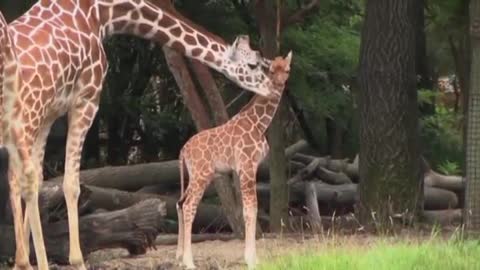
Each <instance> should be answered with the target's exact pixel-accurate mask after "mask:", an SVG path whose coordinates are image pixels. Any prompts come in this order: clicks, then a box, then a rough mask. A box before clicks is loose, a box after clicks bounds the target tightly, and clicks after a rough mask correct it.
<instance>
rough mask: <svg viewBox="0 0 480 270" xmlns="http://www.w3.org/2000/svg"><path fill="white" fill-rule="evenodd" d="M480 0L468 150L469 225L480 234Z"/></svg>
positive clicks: (476, 0) (473, 22)
mask: <svg viewBox="0 0 480 270" xmlns="http://www.w3.org/2000/svg"><path fill="white" fill-rule="evenodd" d="M479 14H480V0H471V2H470V42H471V50H472V64H471V73H470V94H469V109H468V129H467V142H466V144H467V145H468V147H467V149H466V150H467V151H466V156H467V157H466V169H467V189H466V204H465V215H464V218H465V225H466V229H467V231H469V232H472V233H475V234H478V233H480V197H479V196H478V194H480V142H479V136H480V122H479V121H480V120H479V119H480V77H479V76H478V74H480V15H479Z"/></svg>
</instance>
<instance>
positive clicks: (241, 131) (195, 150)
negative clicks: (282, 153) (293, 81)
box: [177, 52, 292, 269]
mask: <svg viewBox="0 0 480 270" xmlns="http://www.w3.org/2000/svg"><path fill="white" fill-rule="evenodd" d="M291 59H292V54H291V52H290V53H289V54H288V56H287V57H286V58H285V59H284V58H281V57H277V58H276V59H274V60H273V61H272V63H271V64H270V67H269V77H270V79H271V81H272V83H273V85H272V88H271V93H272V94H271V95H270V96H268V97H261V96H256V97H254V98H253V99H252V100H251V101H250V102H249V104H247V105H246V106H245V107H244V108H243V109H242V110H241V111H240V112H239V113H238V114H237V115H235V116H234V117H233V118H232V119H231V120H229V121H228V122H226V123H225V124H223V125H221V126H218V127H215V128H212V129H209V130H204V131H202V132H200V133H198V134H196V135H195V136H193V137H192V138H191V139H190V140H189V141H188V142H187V143H186V144H185V145H184V147H183V148H182V150H181V151H180V157H179V162H180V166H179V167H180V178H181V188H182V195H181V198H180V200H179V201H178V204H177V211H178V217H179V236H178V247H177V258H178V259H179V258H180V257H183V263H184V264H185V265H186V266H187V268H189V269H191V268H194V267H195V266H194V263H193V256H192V250H191V229H192V222H193V219H194V217H195V213H196V209H197V206H198V203H199V202H200V200H201V198H202V196H203V193H204V191H205V188H206V187H207V186H208V184H209V183H210V182H211V181H212V179H213V176H214V174H216V173H219V172H225V171H227V170H230V171H235V172H236V173H237V174H238V176H239V178H240V187H241V192H242V202H243V214H244V221H245V229H246V233H245V260H246V263H247V265H248V266H249V269H251V268H253V267H254V265H255V262H256V252H255V228H256V216H257V197H256V173H257V169H258V166H259V164H260V162H261V161H262V160H263V159H264V158H265V156H266V155H267V153H268V150H269V146H268V143H267V140H266V138H265V135H264V133H265V131H266V129H267V128H268V126H269V125H270V123H271V120H272V119H273V116H274V114H275V112H276V110H277V107H278V105H279V102H280V100H281V96H282V94H283V90H284V89H285V84H286V81H287V79H288V77H289V72H290V62H291ZM185 168H186V170H185ZM185 173H188V176H189V178H190V181H189V184H188V187H187V188H186V190H185V192H184V176H185Z"/></svg>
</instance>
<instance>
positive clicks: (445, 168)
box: [438, 160, 461, 175]
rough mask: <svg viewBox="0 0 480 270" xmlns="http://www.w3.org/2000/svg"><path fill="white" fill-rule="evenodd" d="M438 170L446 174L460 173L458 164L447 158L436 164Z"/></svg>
mask: <svg viewBox="0 0 480 270" xmlns="http://www.w3.org/2000/svg"><path fill="white" fill-rule="evenodd" d="M438 170H439V171H440V172H441V173H443V174H446V175H454V174H457V175H458V174H460V173H461V171H460V166H459V165H458V164H457V163H456V162H451V161H449V160H446V161H444V162H443V163H441V164H440V165H439V166H438Z"/></svg>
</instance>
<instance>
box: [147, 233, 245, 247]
mask: <svg viewBox="0 0 480 270" xmlns="http://www.w3.org/2000/svg"><path fill="white" fill-rule="evenodd" d="M236 238H237V237H236V236H235V235H233V234H224V233H202V234H192V243H199V242H205V241H230V240H234V239H236ZM177 241H178V235H176V234H174V235H171V234H170V235H159V236H158V237H157V239H156V240H155V244H156V245H165V246H167V245H176V244H177Z"/></svg>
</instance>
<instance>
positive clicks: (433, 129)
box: [420, 94, 464, 173]
mask: <svg viewBox="0 0 480 270" xmlns="http://www.w3.org/2000/svg"><path fill="white" fill-rule="evenodd" d="M420 96H424V97H425V96H429V94H428V95H420ZM461 120H462V116H461V115H459V114H457V113H455V112H453V110H452V109H447V108H445V107H443V106H441V105H438V104H437V106H436V107H435V113H434V114H433V115H428V116H425V117H423V118H421V119H420V134H421V139H422V142H423V143H424V144H425V146H424V149H423V151H424V155H425V156H426V158H427V159H428V160H429V162H431V163H432V166H434V167H439V168H440V166H441V167H443V169H445V170H447V171H448V172H451V173H453V172H455V173H458V166H461V165H462V164H463V159H464V157H463V146H462V145H463V144H462V142H463V138H462V128H461V126H460V123H461ZM452 160H454V161H455V162H453V163H455V164H456V165H457V167H456V168H455V167H454V166H453V165H451V164H450V163H452V162H451V161H452ZM447 164H450V165H447ZM454 169H456V170H454Z"/></svg>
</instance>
